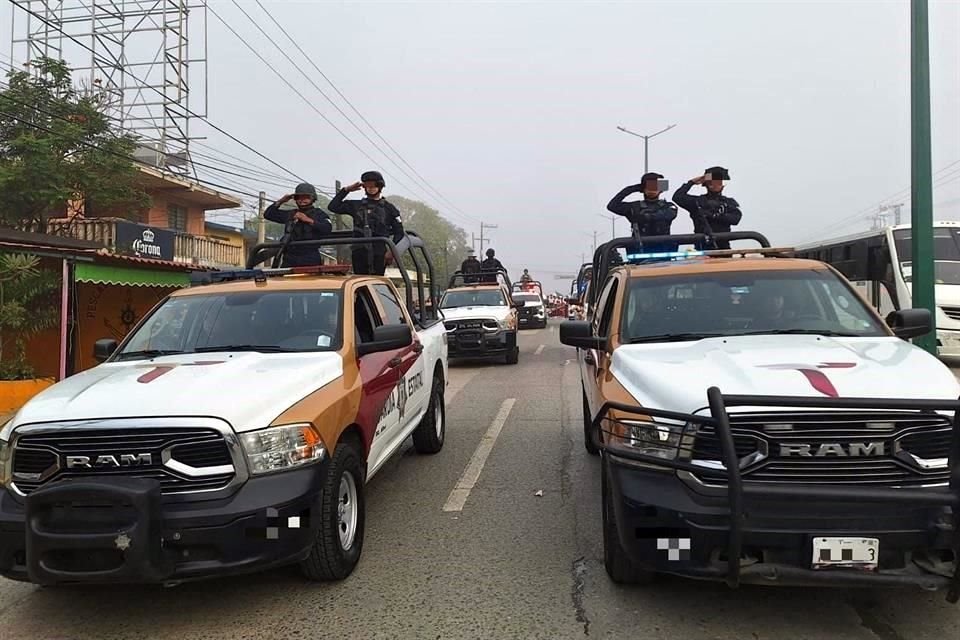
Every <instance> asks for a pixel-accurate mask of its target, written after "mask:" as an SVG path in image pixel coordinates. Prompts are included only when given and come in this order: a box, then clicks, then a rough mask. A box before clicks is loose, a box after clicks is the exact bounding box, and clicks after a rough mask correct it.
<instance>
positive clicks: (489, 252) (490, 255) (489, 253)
mask: <svg viewBox="0 0 960 640" xmlns="http://www.w3.org/2000/svg"><path fill="white" fill-rule="evenodd" d="M496 253H497V252H496V251H494V250H493V249H487V257H488V258H492V257H493V256H494V255H496Z"/></svg>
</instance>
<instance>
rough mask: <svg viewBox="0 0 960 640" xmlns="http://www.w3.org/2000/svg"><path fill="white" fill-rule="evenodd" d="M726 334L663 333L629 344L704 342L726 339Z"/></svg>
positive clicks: (631, 341)
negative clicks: (703, 340) (707, 339)
mask: <svg viewBox="0 0 960 640" xmlns="http://www.w3.org/2000/svg"><path fill="white" fill-rule="evenodd" d="M727 335H728V334H726V333H662V334H660V335H656V336H641V337H639V338H631V339H630V340H628V341H627V344H640V343H643V342H673V341H677V342H681V341H683V340H702V339H704V338H725V337H727Z"/></svg>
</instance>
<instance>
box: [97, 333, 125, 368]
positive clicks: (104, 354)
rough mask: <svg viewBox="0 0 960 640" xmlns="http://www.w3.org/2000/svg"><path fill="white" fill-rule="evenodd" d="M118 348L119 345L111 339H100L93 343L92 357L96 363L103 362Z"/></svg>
mask: <svg viewBox="0 0 960 640" xmlns="http://www.w3.org/2000/svg"><path fill="white" fill-rule="evenodd" d="M118 346H120V343H119V342H117V341H116V340H114V339H113V338H100V339H99V340H97V341H96V342H94V343H93V357H94V359H95V360H96V361H97V362H105V361H106V360H107V358H109V357H110V356H112V355H113V352H114V351H116V350H117V347H118Z"/></svg>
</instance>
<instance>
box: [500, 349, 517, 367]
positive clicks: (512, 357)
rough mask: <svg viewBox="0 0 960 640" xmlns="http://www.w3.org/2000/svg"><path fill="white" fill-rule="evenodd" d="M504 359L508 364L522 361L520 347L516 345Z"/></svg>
mask: <svg viewBox="0 0 960 640" xmlns="http://www.w3.org/2000/svg"><path fill="white" fill-rule="evenodd" d="M504 360H505V362H506V363H507V364H517V363H518V362H520V347H514V348H513V351H510V352H508V353H507V356H506V358H504Z"/></svg>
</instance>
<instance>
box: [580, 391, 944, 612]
mask: <svg viewBox="0 0 960 640" xmlns="http://www.w3.org/2000/svg"><path fill="white" fill-rule="evenodd" d="M708 395H709V400H710V409H711V415H710V416H709V417H706V416H702V415H701V416H697V415H687V414H678V413H674V412H667V411H660V410H653V409H646V408H641V407H631V406H629V405H623V404H619V403H607V404H605V405H604V407H603V408H602V409H601V411H600V412H599V414H598V416H597V418H596V419H595V422H594V426H595V427H596V428H597V429H598V430H599V429H602V424H603V422H604V421H605V420H606V419H607V418H606V416H607V415H608V414H609V413H610V412H611V411H615V412H617V413H618V414H631V413H632V414H636V415H645V416H648V417H649V418H654V419H657V418H661V419H666V420H674V421H684V422H686V421H692V422H700V423H701V424H709V425H710V426H711V427H712V428H714V429H715V430H716V433H717V434H718V439H719V442H720V445H721V453H722V457H723V460H724V467H725V469H726V470H729V471H724V473H725V474H726V483H725V486H723V487H722V488H721V489H719V490H716V489H714V490H712V491H711V490H708V489H706V488H704V487H703V485H697V484H695V483H692V482H691V483H688V482H685V481H683V480H682V479H681V478H680V475H681V474H688V475H689V474H695V473H697V472H698V471H702V470H703V469H702V468H698V467H696V466H694V465H693V464H691V463H690V462H689V461H685V460H682V459H677V458H673V459H665V458H662V457H659V456H653V455H648V454H644V453H640V452H637V451H630V450H629V449H628V448H626V447H623V446H617V445H616V444H615V443H613V442H611V441H610V440H611V439H610V438H609V435H610V433H609V432H606V431H604V432H602V433H603V434H604V435H603V440H604V442H598V444H599V445H600V446H601V448H602V450H603V456H604V468H605V471H604V473H605V477H604V479H605V485H606V487H607V490H608V491H609V492H610V493H611V497H612V500H611V504H612V508H613V510H614V516H615V519H616V522H617V538H618V540H619V542H620V545H621V546H622V547H623V549H624V551H626V553H627V554H628V555H629V556H630V558H631V560H632V561H633V562H635V563H636V564H637V565H638V566H639V567H642V568H646V569H651V570H654V571H658V572H663V573H672V574H676V575H682V576H688V577H693V578H701V579H710V580H723V581H725V582H726V583H727V584H728V585H730V586H731V587H736V586H738V585H739V584H741V583H753V584H794V585H832V586H856V585H860V586H877V587H880V586H891V587H892V586H914V587H919V588H922V589H931V590H932V589H939V588H947V589H948V590H949V593H948V596H947V597H948V600H950V601H951V602H957V600H958V595H960V570H958V569H960V566H958V565H960V533H958V532H960V464H958V463H957V461H958V460H960V421H958V418H957V417H956V416H957V414H958V413H960V411H958V409H960V402H957V401H932V400H931V401H919V400H876V399H858V398H848V399H828V398H824V399H820V398H790V399H789V400H787V399H784V398H777V397H764V396H723V395H722V394H720V392H719V390H717V389H715V388H713V389H711V390H710V391H709V393H708ZM784 403H788V404H789V406H791V407H819V408H828V407H837V408H840V407H843V408H856V409H867V408H875V409H924V410H931V411H942V410H947V409H949V410H952V411H954V412H955V414H954V415H955V418H954V426H953V442H952V445H951V446H952V449H951V457H950V459H951V460H952V461H953V464H952V467H951V476H950V477H951V480H950V483H949V486H948V487H924V488H893V487H885V486H871V485H836V484H834V485H830V484H820V485H817V484H806V485H799V484H791V483H780V482H748V481H744V479H743V478H742V477H741V473H740V467H739V464H738V462H739V460H738V458H737V453H736V450H735V448H734V440H733V436H732V433H731V429H730V422H729V416H728V415H727V413H726V407H727V406H731V405H739V406H749V407H764V406H782V405H783V404H784ZM816 537H842V538H877V539H878V540H879V558H878V567H877V568H876V570H860V569H849V568H830V569H814V568H813V565H814V559H813V540H814V538H816Z"/></svg>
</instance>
